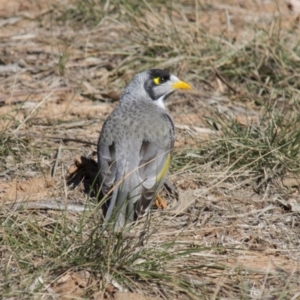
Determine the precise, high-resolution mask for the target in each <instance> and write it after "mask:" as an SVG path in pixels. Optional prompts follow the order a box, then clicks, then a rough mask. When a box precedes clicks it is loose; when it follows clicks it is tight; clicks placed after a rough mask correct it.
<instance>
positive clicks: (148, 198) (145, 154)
mask: <svg viewBox="0 0 300 300" xmlns="http://www.w3.org/2000/svg"><path fill="white" fill-rule="evenodd" d="M169 125H170V127H169V132H168V134H167V136H166V137H165V138H164V140H160V141H159V142H160V143H161V144H163V143H164V147H158V146H157V143H155V142H149V141H144V142H143V144H142V146H141V151H140V157H141V161H140V167H139V176H140V180H141V182H142V186H143V189H142V196H141V198H140V200H139V201H138V202H137V203H136V207H135V211H136V214H137V215H140V214H142V213H143V212H144V211H145V210H146V209H147V208H148V207H149V206H150V205H151V204H152V202H153V201H154V200H155V197H156V194H157V193H158V191H159V189H160V187H161V186H162V185H163V183H164V181H165V179H166V176H167V172H168V170H169V166H170V163H171V156H172V150H173V145H174V137H173V135H174V131H173V123H170V124H169ZM166 141H167V143H166Z"/></svg>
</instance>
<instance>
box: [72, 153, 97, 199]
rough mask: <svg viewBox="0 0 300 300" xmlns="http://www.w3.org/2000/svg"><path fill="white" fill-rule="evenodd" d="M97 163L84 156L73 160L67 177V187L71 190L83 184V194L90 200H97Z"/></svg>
mask: <svg viewBox="0 0 300 300" xmlns="http://www.w3.org/2000/svg"><path fill="white" fill-rule="evenodd" d="M98 173H99V172H98V165H97V162H96V161H95V160H94V159H92V158H88V157H85V156H81V157H78V158H76V159H75V161H74V164H73V165H72V166H71V167H70V169H69V172H68V175H67V178H66V180H67V185H68V186H69V187H71V188H73V189H75V188H76V187H78V186H80V185H81V184H83V192H84V193H85V194H86V195H89V196H90V197H92V198H98V195H99V191H100V187H99V183H98Z"/></svg>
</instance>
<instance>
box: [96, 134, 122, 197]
mask: <svg viewBox="0 0 300 300" xmlns="http://www.w3.org/2000/svg"><path fill="white" fill-rule="evenodd" d="M97 154H98V166H99V183H100V188H101V191H102V194H103V195H102V196H105V195H106V194H107V193H108V192H109V191H110V189H111V188H112V186H113V184H114V182H115V179H116V174H117V168H116V161H115V159H116V151H115V144H114V143H113V142H112V143H111V144H110V145H107V144H105V143H103V142H102V139H101V136H100V139H99V143H98V151H97Z"/></svg>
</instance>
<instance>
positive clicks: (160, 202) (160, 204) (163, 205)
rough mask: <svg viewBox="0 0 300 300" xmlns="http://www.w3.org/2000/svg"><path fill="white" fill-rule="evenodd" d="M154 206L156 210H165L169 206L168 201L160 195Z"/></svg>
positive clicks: (157, 196)
mask: <svg viewBox="0 0 300 300" xmlns="http://www.w3.org/2000/svg"><path fill="white" fill-rule="evenodd" d="M154 205H155V207H156V208H161V209H165V208H167V206H168V204H167V202H166V200H165V199H164V198H162V197H161V196H159V195H158V194H157V195H156V200H155V203H154Z"/></svg>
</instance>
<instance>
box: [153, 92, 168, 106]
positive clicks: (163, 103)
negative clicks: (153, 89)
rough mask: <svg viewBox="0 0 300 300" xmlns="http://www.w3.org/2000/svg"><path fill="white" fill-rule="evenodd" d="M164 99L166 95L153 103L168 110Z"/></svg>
mask: <svg viewBox="0 0 300 300" xmlns="http://www.w3.org/2000/svg"><path fill="white" fill-rule="evenodd" d="M164 98H165V95H163V96H161V97H160V98H158V99H157V100H155V101H153V102H154V103H155V104H156V105H157V106H159V107H161V108H163V109H166V106H165V102H164Z"/></svg>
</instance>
